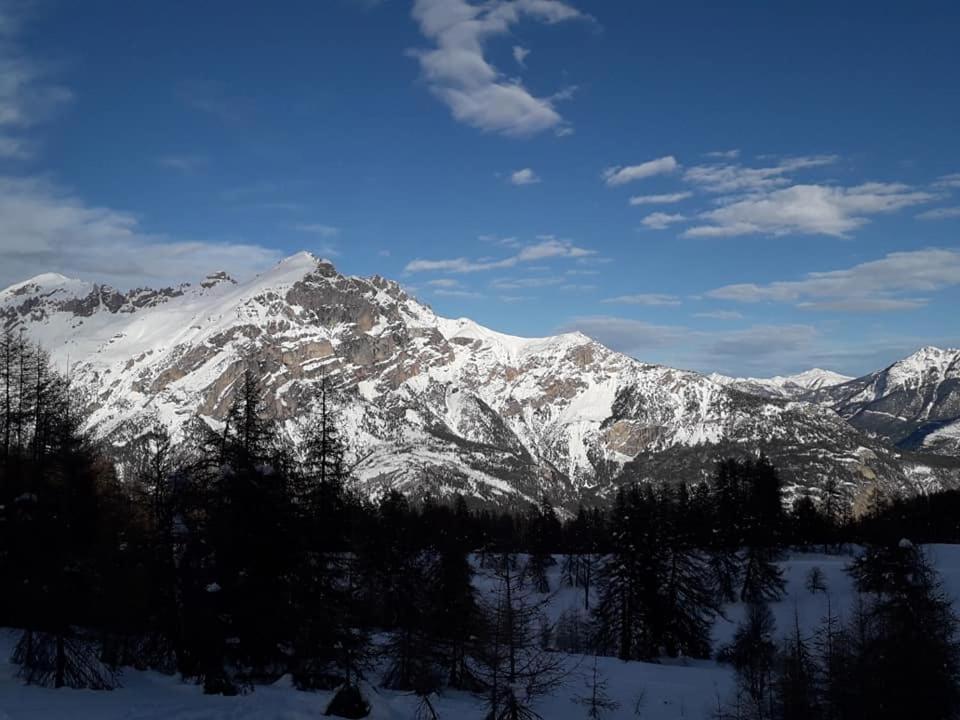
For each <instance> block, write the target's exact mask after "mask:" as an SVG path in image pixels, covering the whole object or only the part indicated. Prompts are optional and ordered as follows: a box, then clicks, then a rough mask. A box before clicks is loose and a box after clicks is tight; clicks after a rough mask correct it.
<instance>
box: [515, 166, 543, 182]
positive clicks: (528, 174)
mask: <svg viewBox="0 0 960 720" xmlns="http://www.w3.org/2000/svg"><path fill="white" fill-rule="evenodd" d="M510 182H511V183H512V184H513V185H535V184H536V183H538V182H540V176H539V175H537V174H536V173H535V172H534V171H533V170H531V169H530V168H523V169H522V170H515V171H514V172H512V173H510Z"/></svg>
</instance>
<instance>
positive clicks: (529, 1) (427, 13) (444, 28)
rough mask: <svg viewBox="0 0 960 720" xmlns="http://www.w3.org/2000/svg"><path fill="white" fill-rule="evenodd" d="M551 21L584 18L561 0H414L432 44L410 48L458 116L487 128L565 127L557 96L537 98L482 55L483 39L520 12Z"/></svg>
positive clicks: (520, 132)
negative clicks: (476, 0) (474, 2)
mask: <svg viewBox="0 0 960 720" xmlns="http://www.w3.org/2000/svg"><path fill="white" fill-rule="evenodd" d="M523 16H527V17H530V18H532V19H534V20H537V21H539V22H543V23H546V24H548V25H549V24H554V23H558V22H562V21H565V20H574V19H583V18H586V17H587V16H585V15H584V14H582V13H581V12H580V11H579V10H577V9H576V8H574V7H573V6H571V5H569V4H567V3H566V2H561V0H491V1H489V2H484V3H481V4H473V3H471V2H468V1H467V0H416V1H415V2H414V5H413V17H414V19H415V20H416V21H417V23H418V24H419V26H420V32H421V33H422V34H423V35H424V37H426V38H427V39H429V40H431V41H433V42H434V43H435V47H433V48H431V49H429V50H418V51H414V53H413V54H414V56H415V57H416V58H417V59H418V60H419V62H420V69H421V71H422V73H423V77H424V79H425V81H426V82H427V84H428V86H429V88H430V90H431V92H433V94H434V95H436V96H437V97H438V98H439V99H440V100H442V101H443V102H444V103H445V104H446V105H447V107H449V108H450V111H451V112H452V113H453V116H454V118H456V119H457V120H458V121H460V122H462V123H465V124H466V125H470V126H471V127H475V128H477V129H479V130H483V131H485V132H496V133H502V134H504V135H511V136H525V135H532V134H535V133H538V132H542V131H544V130H551V129H553V130H558V129H561V128H563V127H565V123H564V120H563V118H562V117H561V116H560V114H559V113H558V112H557V110H556V107H555V102H556V99H557V98H555V97H537V96H535V95H533V94H532V93H531V92H530V91H529V90H528V89H527V88H525V87H524V86H523V85H522V84H521V83H520V82H519V81H516V80H510V79H508V78H507V77H505V76H504V75H503V74H502V73H501V72H500V71H498V70H497V69H496V68H495V67H494V66H493V65H491V64H490V63H489V62H488V61H487V59H486V58H485V56H484V44H485V43H486V41H487V40H489V39H490V38H492V37H496V36H500V35H505V34H507V33H508V32H509V31H510V28H511V26H513V25H515V24H516V23H518V22H519V21H520V19H521V17H523Z"/></svg>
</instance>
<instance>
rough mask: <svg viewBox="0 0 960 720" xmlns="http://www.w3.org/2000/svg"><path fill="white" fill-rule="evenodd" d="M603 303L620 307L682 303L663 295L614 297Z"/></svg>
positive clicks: (646, 294)
mask: <svg viewBox="0 0 960 720" xmlns="http://www.w3.org/2000/svg"><path fill="white" fill-rule="evenodd" d="M603 302H605V303H618V304H620V305H647V306H658V305H679V304H680V303H681V302H682V301H681V300H680V298H678V297H677V296H676V295H665V294H663V293H639V294H635V295H617V296H616V297H611V298H606V299H605V300H604V301H603Z"/></svg>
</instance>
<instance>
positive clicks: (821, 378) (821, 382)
mask: <svg viewBox="0 0 960 720" xmlns="http://www.w3.org/2000/svg"><path fill="white" fill-rule="evenodd" d="M708 377H709V378H710V379H711V380H713V381H714V382H716V383H720V384H721V385H724V386H726V387H732V388H736V389H738V390H742V391H744V392H748V393H752V394H754V395H765V396H768V397H783V398H802V397H804V396H806V395H807V394H808V393H809V392H810V391H811V390H822V389H824V388H828V387H832V386H834V385H840V384H842V383H845V382H849V381H850V380H853V378H852V377H849V376H847V375H841V374H840V373H835V372H833V371H831V370H821V369H820V368H813V369H812V370H806V371H805V372H802V373H799V374H797V375H788V376H786V377H783V376H781V375H776V376H774V377H771V378H736V377H729V376H727V375H718V374H717V373H713V374H711V375H708Z"/></svg>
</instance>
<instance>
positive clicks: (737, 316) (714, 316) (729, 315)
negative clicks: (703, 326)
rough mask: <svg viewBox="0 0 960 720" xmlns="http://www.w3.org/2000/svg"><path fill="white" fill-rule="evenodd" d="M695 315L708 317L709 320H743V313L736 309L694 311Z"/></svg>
mask: <svg viewBox="0 0 960 720" xmlns="http://www.w3.org/2000/svg"><path fill="white" fill-rule="evenodd" d="M693 317H696V318H706V319H708V320H742V319H743V314H742V313H738V312H737V311H736V310H708V311H706V312H698V313H694V314H693Z"/></svg>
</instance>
